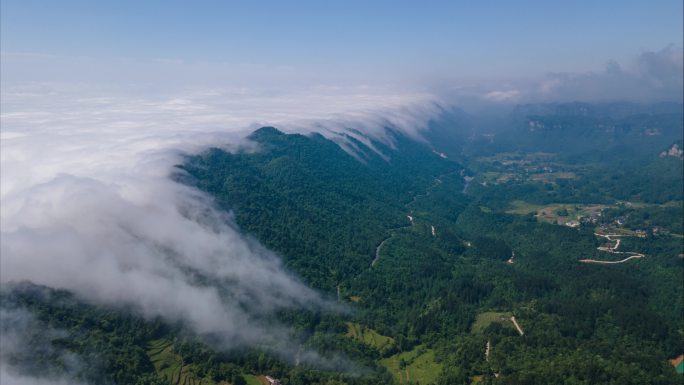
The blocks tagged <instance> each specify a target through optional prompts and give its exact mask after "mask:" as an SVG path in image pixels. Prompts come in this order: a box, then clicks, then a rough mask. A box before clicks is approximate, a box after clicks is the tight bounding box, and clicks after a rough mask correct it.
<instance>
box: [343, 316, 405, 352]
mask: <svg viewBox="0 0 684 385" xmlns="http://www.w3.org/2000/svg"><path fill="white" fill-rule="evenodd" d="M346 324H347V333H346V334H345V335H346V336H347V337H351V338H353V339H355V340H357V341H360V342H362V343H364V344H366V345H368V346H371V347H374V348H375V349H377V350H379V351H383V350H384V349H388V348H391V347H393V346H394V338H392V337H387V336H383V335H382V334H380V333H378V332H377V331H375V330H373V329H370V328H367V327H365V326H361V325H360V324H358V323H353V322H347V323H346Z"/></svg>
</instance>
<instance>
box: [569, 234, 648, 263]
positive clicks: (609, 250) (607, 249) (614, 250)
mask: <svg viewBox="0 0 684 385" xmlns="http://www.w3.org/2000/svg"><path fill="white" fill-rule="evenodd" d="M594 235H596V236H597V237H602V238H606V239H607V240H609V241H611V242H615V245H613V246H612V247H605V246H599V247H597V248H596V249H597V250H600V251H604V252H606V253H611V254H628V255H629V256H628V257H627V258H625V259H621V260H619V261H600V260H597V259H580V260H579V261H580V262H582V263H597V264H602V265H614V264H617V263H625V262H627V261H629V260H630V259H638V258H644V257H645V256H646V255H644V254H641V253H637V252H635V251H617V249H618V247H620V238H619V237H631V236H632V235H625V234H599V233H594ZM613 238H617V239H613Z"/></svg>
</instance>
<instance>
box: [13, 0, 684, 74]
mask: <svg viewBox="0 0 684 385" xmlns="http://www.w3.org/2000/svg"><path fill="white" fill-rule="evenodd" d="M670 43H673V44H675V45H676V46H682V1H681V0H674V1H671V0H659V1H624V0H623V1H566V2H559V1H498V2H494V1H478V2H475V1H448V2H439V1H420V2H419V1H412V2H407V1H385V2H373V1H339V2H338V1H273V2H262V1H184V2H180V1H125V0H124V1H33V0H3V2H2V50H3V51H10V52H36V53H50V54H59V55H88V56H93V55H94V56H104V57H111V56H115V57H127V58H167V59H183V60H191V61H194V60H198V61H223V62H238V63H245V62H246V63H261V64H265V63H273V62H278V63H280V64H282V65H289V66H297V67H302V68H310V67H314V68H317V67H322V66H331V67H332V68H333V69H334V68H336V67H338V66H345V67H346V66H352V67H354V68H355V69H357V70H359V71H363V70H378V69H379V68H382V67H383V66H396V65H399V66H401V67H404V68H406V69H407V70H411V71H415V72H418V73H420V72H421V71H425V72H431V71H440V72H441V71H449V70H450V69H453V70H458V71H462V72H465V73H467V74H472V75H474V76H479V75H485V76H486V75H488V74H489V72H490V71H491V72H499V73H503V74H506V75H526V74H531V73H538V72H540V71H541V72H544V71H572V70H589V69H592V68H595V67H596V66H597V65H602V63H604V62H605V61H606V60H608V59H615V60H618V61H622V60H624V59H627V58H628V57H629V56H630V55H635V54H637V53H639V52H640V51H642V50H655V49H661V48H662V47H664V46H666V45H668V44H670Z"/></svg>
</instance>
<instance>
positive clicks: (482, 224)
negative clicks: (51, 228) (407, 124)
mask: <svg viewBox="0 0 684 385" xmlns="http://www.w3.org/2000/svg"><path fill="white" fill-rule="evenodd" d="M545 108H546V109H542V111H547V110H549V111H550V112H549V113H544V114H542V113H540V112H539V111H537V110H536V107H535V108H533V107H530V106H523V107H520V111H516V112H515V113H514V121H512V122H509V123H510V125H512V126H513V128H512V129H511V127H508V129H509V131H510V132H508V131H506V130H502V131H495V132H494V134H495V135H494V134H493V136H491V137H487V138H486V140H484V139H482V138H479V139H478V137H477V135H473V134H472V133H467V132H466V131H467V130H465V129H464V128H463V127H460V126H459V127H446V128H449V129H452V128H453V132H454V133H455V134H454V135H462V136H461V138H462V140H463V141H464V142H463V143H461V142H458V141H457V140H455V139H453V137H452V139H451V140H452V142H451V143H450V142H449V141H448V140H446V139H445V138H448V137H449V136H448V135H447V131H448V130H446V128H445V127H441V128H440V127H439V124H438V123H435V122H432V123H431V129H432V131H430V132H428V133H426V137H428V138H432V139H434V138H440V141H438V142H434V143H437V144H439V145H440V146H444V148H445V149H442V148H439V149H437V150H440V151H446V152H447V153H448V154H449V158H448V159H444V158H442V157H440V156H438V155H436V154H434V153H433V151H432V150H433V148H432V147H431V146H430V145H428V144H425V143H422V142H416V141H413V140H411V139H409V138H406V137H404V136H402V135H400V134H398V133H396V132H393V131H388V137H389V138H390V139H391V141H392V142H393V146H389V145H387V144H383V143H380V142H372V143H373V147H374V148H375V149H376V150H377V151H379V152H380V153H378V152H376V150H373V149H371V148H370V147H369V146H366V145H364V144H363V143H361V142H360V141H358V140H355V139H353V138H351V137H346V139H347V140H349V141H350V142H349V143H351V144H352V147H354V148H356V149H357V150H358V152H357V153H355V154H354V156H352V155H350V154H349V153H347V152H345V151H344V150H342V149H341V148H340V147H339V146H338V145H337V144H335V143H333V142H332V141H330V140H327V139H325V138H324V137H322V136H320V135H311V136H303V135H286V134H283V133H281V132H279V131H277V130H276V129H274V128H262V129H259V130H257V131H256V132H254V133H253V134H252V135H251V136H250V139H251V140H252V141H255V142H257V143H258V145H259V147H260V149H261V150H260V151H258V152H249V153H247V152H237V153H227V152H225V151H222V150H219V149H211V150H209V151H207V152H205V153H203V154H199V155H196V156H191V157H188V158H187V159H186V161H185V163H184V164H182V165H179V167H178V170H177V173H176V174H175V175H174V177H175V178H176V179H177V180H179V181H182V182H183V183H188V184H191V185H193V186H196V187H198V188H199V189H201V190H203V191H205V192H207V193H209V194H211V195H212V196H213V197H215V198H216V203H217V205H218V206H220V207H221V208H223V209H225V210H232V211H233V212H234V214H235V220H236V222H237V224H238V225H239V226H240V228H241V229H243V230H244V231H245V232H247V233H249V234H250V235H253V236H254V237H256V238H257V239H258V240H259V241H260V242H261V243H263V244H265V245H266V246H267V247H269V248H271V249H273V250H274V251H276V252H277V253H278V254H279V255H280V256H282V258H283V260H284V262H285V264H286V266H287V267H288V268H289V269H290V270H291V271H293V272H294V273H296V274H297V275H299V276H300V277H301V278H302V280H304V281H305V282H306V283H307V284H309V285H311V286H313V287H316V288H317V289H319V290H320V291H322V292H323V293H324V295H327V296H328V297H329V298H336V299H337V300H338V301H339V302H342V305H343V306H344V307H346V308H348V309H349V310H350V311H348V312H339V313H334V312H328V311H321V310H311V309H293V310H287V311H280V312H278V313H277V314H273V315H271V316H272V317H273V318H274V319H276V320H277V321H278V322H279V323H281V324H283V325H286V326H288V327H289V328H290V331H291V333H292V336H293V338H294V339H296V340H299V341H301V344H302V346H305V347H306V348H307V349H310V350H312V351H318V352H320V353H321V354H322V355H324V356H325V355H329V356H331V357H339V356H342V357H344V358H345V359H348V360H349V361H351V362H353V365H350V366H353V369H349V367H343V368H341V369H340V368H336V369H338V370H329V371H328V370H323V369H321V368H318V367H311V366H298V365H295V364H294V363H293V362H292V361H291V360H288V359H287V357H285V358H284V357H280V356H277V355H275V354H272V353H269V352H265V351H262V350H260V349H247V348H243V349H235V350H232V351H217V350H216V348H214V347H212V346H211V345H209V344H207V343H205V342H204V340H203V339H201V338H199V337H197V336H192V335H190V334H189V333H188V332H187V330H185V329H184V328H183V326H182V325H169V324H166V323H164V322H162V321H161V320H156V319H155V320H144V319H141V318H139V317H136V316H134V315H132V314H130V313H129V312H127V311H126V309H124V310H121V309H118V310H112V309H108V308H103V307H96V306H92V305H86V304H83V303H81V302H79V301H78V300H77V299H75V298H73V296H71V295H70V294H69V293H66V292H62V291H53V290H49V289H46V288H39V287H35V286H32V285H29V284H21V285H16V286H14V287H11V288H4V289H3V291H2V303H3V306H5V307H7V306H9V307H10V308H13V309H14V308H20V309H25V310H27V311H28V312H30V313H31V314H34V315H35V317H36V318H37V319H38V321H39V322H40V323H41V325H45V326H46V327H47V326H48V325H49V326H50V327H53V328H59V329H60V330H64V331H66V332H65V335H64V336H63V337H60V338H57V339H55V338H54V337H50V336H49V335H47V334H44V335H43V334H38V335H36V336H33V337H32V338H33V339H34V341H38V342H36V343H35V346H42V345H41V344H47V345H49V346H56V347H59V349H61V350H59V351H64V352H69V353H70V354H76V355H78V356H79V357H85V358H84V361H85V362H86V364H87V365H85V366H84V368H83V370H82V373H80V377H79V379H83V380H90V381H92V382H96V381H97V382H102V383H105V384H110V383H119V384H137V385H143V384H155V385H156V384H169V383H173V384H201V385H204V384H207V385H208V384H222V383H230V384H232V385H242V384H254V385H256V384H260V381H259V377H257V376H256V375H257V374H259V375H260V374H262V373H268V374H269V375H273V376H275V377H277V378H279V379H281V380H282V381H283V384H286V385H294V384H298V385H300V384H301V385H313V384H326V385H328V384H346V385H370V384H392V383H395V384H396V383H401V384H409V383H411V384H417V383H420V384H422V385H427V384H437V385H460V384H470V383H482V384H523V385H527V384H530V385H532V384H548V383H552V384H569V385H570V384H571V385H576V384H582V385H584V384H587V385H588V384H627V385H629V384H645V383H649V384H657V385H661V384H662V385H669V384H679V383H680V382H681V376H679V375H678V374H677V373H676V370H675V367H674V366H673V365H672V364H671V363H670V362H668V359H671V358H672V357H676V356H678V355H680V354H681V353H682V351H681V349H682V346H681V343H682V336H683V335H684V321H683V320H682V308H683V307H684V290H683V288H682V285H681V277H682V271H683V269H684V260H683V259H682V257H681V255H682V253H683V252H684V247H683V245H682V238H681V237H682V222H681V218H682V191H681V190H682V188H681V183H682V177H681V175H682V161H681V160H679V159H677V158H660V157H659V156H658V154H659V153H660V151H661V150H662V149H664V148H666V147H667V146H669V145H671V143H672V142H673V141H676V140H680V139H679V137H680V136H681V117H679V116H677V115H676V114H675V115H672V114H669V113H668V114H652V115H648V114H647V115H648V116H641V115H639V116H636V115H629V114H623V113H620V114H617V115H615V116H613V115H610V116H602V115H601V113H599V112H596V111H603V110H604V109H607V110H610V111H614V110H615V109H616V108H617V107H615V106H613V107H610V108H608V107H606V106H603V107H600V108H599V107H596V108H597V109H598V110H592V111H594V112H592V113H582V114H580V115H581V116H580V115H573V114H575V112H576V108H578V106H575V105H574V104H571V105H567V106H564V107H563V106H547V107H545ZM583 108H584V107H583ZM527 109H533V110H534V113H533V114H528V113H524V111H525V110H527ZM617 110H619V111H623V109H621V108H617ZM583 111H584V110H583ZM454 119H456V118H454ZM515 119H518V120H515ZM454 121H457V122H459V124H461V123H463V120H462V119H456V120H454ZM532 121H534V122H535V123H534V125H532V126H531V125H530V124H529V123H530V122H532ZM652 125H657V126H658V129H659V131H658V133H659V134H658V135H650V134H649V135H646V136H645V134H643V133H644V130H646V129H647V128H648V127H651V126H652ZM530 128H534V130H530ZM440 129H441V130H442V131H440ZM448 132H451V131H448ZM648 132H649V133H650V132H652V131H648ZM471 136H473V137H474V139H472V141H470V142H467V145H465V143H466V142H465V141H466V140H467V138H470V137H471ZM468 140H469V139H468ZM446 148H449V149H452V150H453V151H459V152H456V153H451V152H449V151H447V150H446ZM460 151H462V152H460ZM453 159H458V162H456V161H454V160H453ZM464 176H473V177H474V179H473V180H472V182H470V183H469V184H468V185H467V186H468V188H467V191H466V188H465V187H466V185H465V182H464ZM464 191H466V192H465V193H464ZM599 214H600V215H599ZM409 215H410V216H411V218H412V220H409V219H408V218H407V216H409ZM571 220H577V221H578V223H577V226H574V224H573V227H572V228H571V227H569V226H558V225H556V224H566V223H567V222H569V221H571ZM433 229H434V233H433ZM595 231H603V232H604V233H607V232H611V233H613V232H614V233H623V234H630V235H633V236H631V237H626V238H623V239H621V242H622V243H621V246H620V249H621V250H636V251H638V252H640V253H643V254H645V255H646V257H645V258H642V259H639V260H638V263H634V264H632V263H625V264H618V265H595V264H584V263H580V262H579V260H580V259H599V260H607V259H609V256H607V254H608V253H607V252H605V251H600V250H597V247H598V246H600V245H601V244H603V243H605V242H606V240H605V239H602V238H599V237H597V236H595V235H594V232H595ZM389 237H391V241H389V242H386V243H385V244H384V245H383V247H382V249H381V250H380V255H381V258H380V259H379V261H378V263H376V264H375V265H373V266H371V263H372V261H373V260H374V258H375V257H376V251H377V247H378V246H379V245H380V244H381V242H382V241H383V240H385V239H388V238H389ZM198 279H201V277H199V278H198ZM513 312H514V313H515V316H516V319H517V320H518V321H519V322H520V323H521V324H522V326H523V327H524V332H525V333H524V335H522V336H521V335H520V334H519V333H518V332H517V331H516V329H515V327H514V326H513V324H512V322H511V321H510V317H511V316H512V314H513ZM35 346H34V345H31V346H29V349H28V350H27V352H26V353H25V354H24V353H22V354H18V355H17V356H16V357H13V358H12V359H13V360H14V361H13V362H17V365H19V366H21V367H23V368H25V369H26V370H28V371H32V372H36V373H38V372H40V373H43V372H45V373H48V374H50V373H53V374H54V373H59V368H60V367H63V366H64V362H62V361H60V360H61V358H60V357H61V356H60V355H47V354H42V355H41V354H36V351H35ZM486 346H489V355H488V356H486V354H485V351H486ZM31 349H33V350H31ZM94 352H96V354H95V353H94ZM93 357H96V358H93ZM487 357H488V359H487ZM345 362H346V361H345ZM91 363H92V365H90V364H91ZM60 365H61V366H60ZM358 369H362V370H358ZM340 372H342V373H340ZM358 372H361V373H362V375H360V376H357V374H358ZM102 379H104V380H102Z"/></svg>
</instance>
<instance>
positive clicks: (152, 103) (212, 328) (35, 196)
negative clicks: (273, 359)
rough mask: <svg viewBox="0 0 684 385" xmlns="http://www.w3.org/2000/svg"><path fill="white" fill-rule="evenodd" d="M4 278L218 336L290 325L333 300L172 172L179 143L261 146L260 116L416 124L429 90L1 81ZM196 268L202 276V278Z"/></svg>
mask: <svg viewBox="0 0 684 385" xmlns="http://www.w3.org/2000/svg"><path fill="white" fill-rule="evenodd" d="M2 92H3V95H2V115H1V123H2V132H1V135H2V139H1V141H0V150H1V151H0V156H1V160H2V169H1V170H0V171H1V173H0V178H1V186H2V194H1V203H2V217H1V225H2V246H1V247H2V249H1V250H0V251H1V253H2V259H0V264H1V266H0V267H1V268H0V279H1V280H2V282H8V281H19V280H30V281H32V282H35V283H38V284H44V285H48V286H51V287H58V288H65V289H68V290H72V291H74V292H75V293H77V294H78V295H79V296H81V297H82V298H85V299H86V300H89V301H93V302H96V303H100V304H106V305H112V306H117V305H122V304H124V305H133V306H135V307H137V308H138V309H139V311H140V312H141V313H142V314H144V315H147V316H150V317H153V316H162V317H165V318H167V319H170V320H182V321H184V322H186V323H187V324H188V325H190V326H191V327H192V328H193V329H194V330H195V331H196V332H198V333H200V334H208V335H212V337H214V338H215V339H216V340H217V341H220V342H221V343H223V346H228V347H229V346H236V345H241V344H262V343H265V342H268V341H273V340H275V339H277V338H279V337H282V336H283V335H284V334H285V332H284V331H283V330H281V328H280V327H279V326H278V325H273V324H270V323H267V322H266V321H264V319H263V317H262V316H263V315H264V314H268V313H269V312H272V311H273V310H275V309H278V308H283V307H293V306H305V307H306V306H315V307H320V306H329V304H327V303H326V302H325V301H323V300H322V299H321V297H320V296H319V294H318V293H316V292H314V291H313V290H311V289H309V288H307V287H306V286H305V285H304V284H303V283H301V282H300V281H299V280H298V279H297V278H295V277H293V276H292V275H291V274H290V273H289V272H287V271H286V270H285V269H284V268H283V266H282V264H281V262H280V259H279V258H278V257H277V256H275V255H274V254H273V253H272V252H270V251H268V250H266V249H264V248H263V247H261V246H260V245H258V244H257V243H256V242H255V241H254V240H252V239H250V238H249V237H245V236H244V235H242V234H241V233H240V231H239V229H237V226H236V225H235V224H234V222H233V221H232V219H231V218H230V216H229V215H226V214H225V213H222V212H219V211H217V210H215V209H214V208H213V206H212V201H211V198H210V197H207V196H205V195H204V194H202V193H200V192H199V191H196V190H193V189H192V188H189V187H187V186H183V185H180V184H178V183H175V182H173V181H171V180H170V179H169V178H168V175H169V173H170V172H171V169H172V167H173V165H175V164H177V163H179V162H180V161H181V155H182V154H184V153H196V152H198V151H201V150H203V149H205V148H207V147H209V146H223V147H225V148H227V149H230V150H236V149H238V148H240V149H242V150H247V151H252V150H254V148H253V145H251V144H250V143H248V142H245V141H244V140H243V139H242V138H243V137H244V136H245V135H246V134H247V133H248V132H249V131H250V130H251V129H253V128H255V127H257V126H261V125H266V124H269V125H275V126H277V127H279V128H283V129H285V130H288V131H298V132H308V131H312V130H320V131H322V132H324V133H326V134H328V135H332V134H331V132H332V131H340V130H343V129H344V128H346V127H353V128H357V129H362V130H365V131H366V132H368V133H369V134H371V135H377V136H378V137H380V138H382V135H383V133H384V130H383V129H382V128H383V127H384V126H386V125H393V126H396V127H398V128H399V129H403V130H405V131H406V132H407V133H409V134H411V135H418V130H419V128H420V127H421V126H424V125H425V123H426V122H427V120H428V119H429V118H430V116H431V115H432V114H433V113H434V111H435V106H434V105H433V104H431V101H432V100H431V99H430V98H429V97H427V96H426V95H422V94H409V95H406V94H393V93H388V92H384V91H379V90H376V89H369V88H353V89H340V88H327V87H316V88H309V89H306V90H300V91H293V90H290V91H287V92H256V91H249V90H245V89H228V90H223V89H207V90H202V91H197V90H195V91H192V92H185V93H181V92H178V93H170V94H167V95H157V96H154V97H153V96H144V95H139V94H136V93H135V92H134V91H130V90H129V91H126V90H122V89H120V88H119V89H111V88H96V87H84V86H82V85H64V84H60V83H32V84H24V85H14V86H11V87H3V89H2ZM190 272H198V273H201V275H203V276H204V277H205V278H207V280H206V281H205V282H204V283H200V282H198V281H197V280H196V279H194V278H193V275H192V274H191V273H190Z"/></svg>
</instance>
